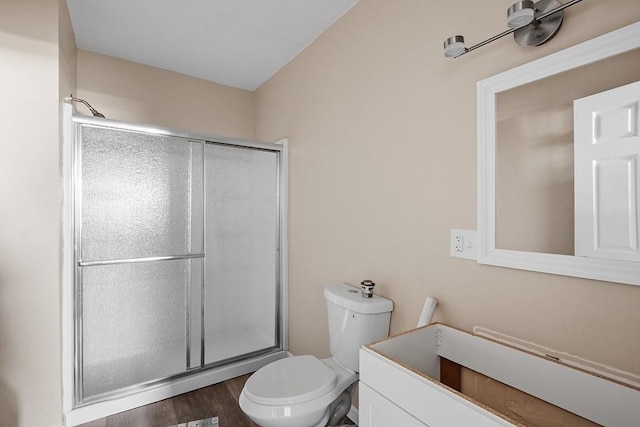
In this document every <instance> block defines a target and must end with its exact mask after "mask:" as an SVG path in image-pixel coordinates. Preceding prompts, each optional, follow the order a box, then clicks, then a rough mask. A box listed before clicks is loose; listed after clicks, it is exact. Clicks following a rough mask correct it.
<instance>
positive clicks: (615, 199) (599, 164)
mask: <svg viewBox="0 0 640 427" xmlns="http://www.w3.org/2000/svg"><path fill="white" fill-rule="evenodd" d="M639 105H640V82H635V83H631V84H628V85H625V86H621V87H618V88H615V89H611V90H608V91H605V92H601V93H598V94H595V95H591V96H587V97H585V98H581V99H577V100H575V101H574V103H573V111H574V156H575V162H574V165H575V166H574V168H575V169H574V170H575V180H574V182H575V193H574V194H575V255H576V256H584V257H592V258H604V259H616V260H624V261H636V262H638V261H640V249H639V248H638V229H639V228H640V216H639V215H638V200H639V199H640V175H639V174H638V164H639V162H640V135H639V133H638V126H639V124H640V109H639V108H638V107H639Z"/></svg>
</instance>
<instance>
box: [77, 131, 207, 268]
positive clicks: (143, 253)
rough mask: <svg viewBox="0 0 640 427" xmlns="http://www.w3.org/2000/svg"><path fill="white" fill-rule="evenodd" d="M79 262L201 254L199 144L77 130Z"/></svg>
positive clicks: (135, 133) (201, 208)
mask: <svg viewBox="0 0 640 427" xmlns="http://www.w3.org/2000/svg"><path fill="white" fill-rule="evenodd" d="M81 149H82V150H81V164H82V181H81V185H82V202H81V203H82V239H81V248H82V254H81V259H82V261H98V260H116V259H130V258H146V257H154V256H170V255H179V254H193V253H201V252H202V250H203V247H202V246H203V237H202V236H203V231H202V226H203V198H202V174H203V172H202V171H203V169H202V168H203V160H202V156H203V154H202V151H203V147H202V142H200V141H190V140H186V139H184V138H177V137H170V136H162V135H152V134H147V133H140V132H129V131H125V130H122V129H110V128H102V127H93V126H87V125H85V126H83V127H82V147H81Z"/></svg>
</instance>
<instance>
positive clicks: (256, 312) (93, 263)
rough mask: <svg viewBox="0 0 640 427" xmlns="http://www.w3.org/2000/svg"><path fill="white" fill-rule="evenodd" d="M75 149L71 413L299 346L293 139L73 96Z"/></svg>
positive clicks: (68, 252)
mask: <svg viewBox="0 0 640 427" xmlns="http://www.w3.org/2000/svg"><path fill="white" fill-rule="evenodd" d="M64 152H65V154H64V157H65V159H64V160H65V162H64V163H65V166H64V167H63V169H64V171H65V204H64V210H65V214H64V217H65V223H66V224H65V233H66V236H65V239H64V241H65V243H64V246H65V251H64V252H65V269H64V276H65V278H64V280H63V281H64V283H65V286H64V287H65V292H64V296H63V299H64V304H63V306H64V307H65V308H64V313H65V319H66V320H65V322H64V329H65V345H64V347H65V349H66V351H65V355H63V358H64V359H65V372H66V373H65V374H64V375H65V383H66V387H65V412H66V415H67V424H69V425H73V424H77V423H81V422H85V421H87V420H88V419H90V418H97V417H101V416H105V415H108V413H113V412H118V411H120V410H123V408H125V409H126V408H129V407H135V406H139V405H140V404H144V403H149V402H150V401H154V400H159V399H161V398H165V397H169V396H171V395H176V394H179V393H182V392H185V391H189V390H190V389H195V388H198V387H202V386H204V385H208V384H211V383H214V382H218V381H222V380H225V379H228V378H231V377H233V376H237V375H241V374H244V373H247V372H251V371H253V370H255V369H257V368H258V367H260V366H262V365H264V364H266V363H269V362H270V361H272V360H276V359H278V358H281V357H284V356H285V353H286V142H285V143H284V144H266V143H256V142H250V141H241V140H234V139H228V138H220V137H212V136H205V135H197V134H187V133H184V132H177V131H173V130H169V129H160V128H157V127H150V126H141V125H133V124H127V123H122V122H117V121H114V120H108V119H104V118H97V117H84V116H75V115H73V114H72V109H71V107H70V106H67V105H65V149H64ZM69 420H71V421H69Z"/></svg>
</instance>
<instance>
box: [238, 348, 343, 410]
mask: <svg viewBox="0 0 640 427" xmlns="http://www.w3.org/2000/svg"><path fill="white" fill-rule="evenodd" d="M336 382H337V375H336V372H335V371H334V370H333V369H332V368H330V367H328V366H327V365H326V364H324V363H322V362H321V361H320V360H318V359H317V358H316V357H314V356H310V355H305V356H294V357H289V358H285V359H280V360H278V361H276V362H273V363H270V364H269V365H267V366H265V367H263V368H261V369H259V370H258V371H257V372H256V373H255V374H253V375H252V376H251V377H250V378H249V379H248V380H247V382H246V384H245V387H244V393H245V395H246V397H247V398H248V399H249V400H251V401H253V402H254V403H257V404H259V405H268V406H281V405H297V404H300V403H304V402H308V401H310V400H313V399H316V398H318V397H320V396H322V395H324V394H326V393H328V392H329V391H331V390H333V389H334V388H335V386H336Z"/></svg>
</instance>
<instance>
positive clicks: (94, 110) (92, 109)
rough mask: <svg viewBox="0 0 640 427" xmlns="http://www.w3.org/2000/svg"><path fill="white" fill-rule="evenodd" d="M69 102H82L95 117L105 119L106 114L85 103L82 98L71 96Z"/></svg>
mask: <svg viewBox="0 0 640 427" xmlns="http://www.w3.org/2000/svg"><path fill="white" fill-rule="evenodd" d="M67 99H69V100H71V101H72V102H81V103H83V104H84V105H86V106H87V108H88V109H89V110H90V111H91V114H93V117H102V118H103V119H104V118H105V117H104V114H102V113H100V112H99V111H98V110H96V109H95V108H93V107H92V106H91V105H90V104H89V103H88V102H87V101H85V100H84V99H80V98H74V97H73V96H71V97H70V98H67Z"/></svg>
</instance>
